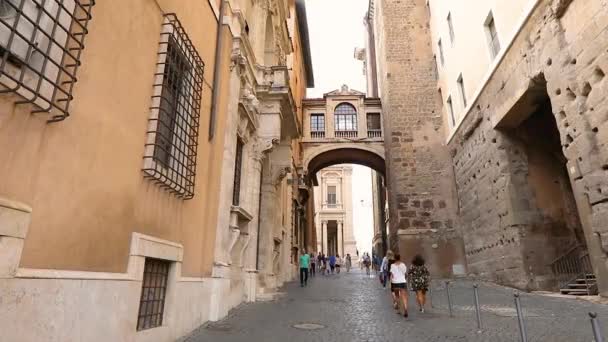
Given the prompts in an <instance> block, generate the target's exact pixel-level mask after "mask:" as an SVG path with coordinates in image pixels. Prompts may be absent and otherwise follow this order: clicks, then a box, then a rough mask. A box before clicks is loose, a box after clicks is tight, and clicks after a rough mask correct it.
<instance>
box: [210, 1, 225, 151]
mask: <svg viewBox="0 0 608 342" xmlns="http://www.w3.org/2000/svg"><path fill="white" fill-rule="evenodd" d="M225 3H226V1H225V0H222V1H221V2H220V9H219V18H218V25H217V34H216V36H215V64H214V66H213V90H212V91H213V94H212V98H211V116H210V117H209V141H211V140H212V139H213V137H214V135H215V120H216V118H217V104H218V102H219V100H220V89H219V88H220V87H219V83H220V72H221V69H222V68H221V66H222V63H221V62H222V59H223V57H224V56H223V53H222V52H223V50H224V40H225V39H224V38H223V35H222V32H223V31H224V30H223V29H224V7H225V6H224V4H225Z"/></svg>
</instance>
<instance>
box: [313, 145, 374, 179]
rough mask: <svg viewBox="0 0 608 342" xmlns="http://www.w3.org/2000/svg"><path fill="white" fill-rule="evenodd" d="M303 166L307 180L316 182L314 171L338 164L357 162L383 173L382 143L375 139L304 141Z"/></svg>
mask: <svg viewBox="0 0 608 342" xmlns="http://www.w3.org/2000/svg"><path fill="white" fill-rule="evenodd" d="M302 148H303V151H302V152H303V163H302V164H303V167H304V169H305V174H306V175H307V178H308V180H310V181H311V182H312V183H315V184H316V177H315V175H316V173H317V172H318V171H320V170H322V169H324V168H326V167H329V166H332V165H338V164H358V165H363V166H367V167H369V168H371V169H373V170H375V171H377V172H378V173H380V174H382V175H384V174H385V172H386V166H385V162H384V160H385V154H384V143H383V141H381V140H378V139H375V141H357V142H349V141H335V140H328V141H325V142H304V143H303V144H302Z"/></svg>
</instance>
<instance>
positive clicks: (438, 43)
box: [437, 39, 445, 65]
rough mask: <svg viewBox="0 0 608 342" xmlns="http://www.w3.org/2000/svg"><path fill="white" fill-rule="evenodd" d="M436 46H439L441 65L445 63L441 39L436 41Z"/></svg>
mask: <svg viewBox="0 0 608 342" xmlns="http://www.w3.org/2000/svg"><path fill="white" fill-rule="evenodd" d="M437 46H438V47H439V60H441V65H444V64H445V59H444V58H443V46H442V45H441V39H439V42H437Z"/></svg>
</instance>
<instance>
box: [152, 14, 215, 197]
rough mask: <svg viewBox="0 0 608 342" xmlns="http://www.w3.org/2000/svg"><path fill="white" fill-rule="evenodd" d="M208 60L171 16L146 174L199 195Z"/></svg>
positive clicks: (183, 192)
mask: <svg viewBox="0 0 608 342" xmlns="http://www.w3.org/2000/svg"><path fill="white" fill-rule="evenodd" d="M203 69H204V63H203V60H202V59H201V57H200V55H199V54H198V52H197V51H196V49H195V48H194V45H193V44H192V42H191V41H190V39H189V38H188V35H187V34H186V32H185V30H184V28H183V27H182V26H181V24H180V22H179V21H178V19H177V17H176V16H175V14H166V15H165V20H164V23H163V28H162V33H161V39H160V43H159V52H158V63H157V70H156V74H155V82H154V94H153V95H152V105H151V106H150V112H151V113H150V120H149V125H148V132H147V133H148V136H147V141H146V148H145V153H144V167H143V171H144V175H145V176H146V177H148V178H151V179H154V180H156V181H157V182H158V183H159V184H160V185H161V186H162V187H164V188H166V189H167V190H169V191H171V192H173V193H175V194H176V195H178V196H179V197H181V198H184V199H191V198H192V197H194V180H195V174H196V156H197V148H198V135H199V118H200V109H201V96H202V95H201V94H202V85H203Z"/></svg>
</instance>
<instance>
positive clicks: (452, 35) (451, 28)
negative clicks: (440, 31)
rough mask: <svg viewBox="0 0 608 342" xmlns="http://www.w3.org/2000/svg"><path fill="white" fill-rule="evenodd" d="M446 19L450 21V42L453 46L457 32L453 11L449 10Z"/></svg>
mask: <svg viewBox="0 0 608 342" xmlns="http://www.w3.org/2000/svg"><path fill="white" fill-rule="evenodd" d="M446 21H447V23H448V32H449V36H450V43H451V44H452V46H454V42H455V41H456V34H455V33H454V22H453V20H452V12H448V16H447V17H446Z"/></svg>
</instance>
